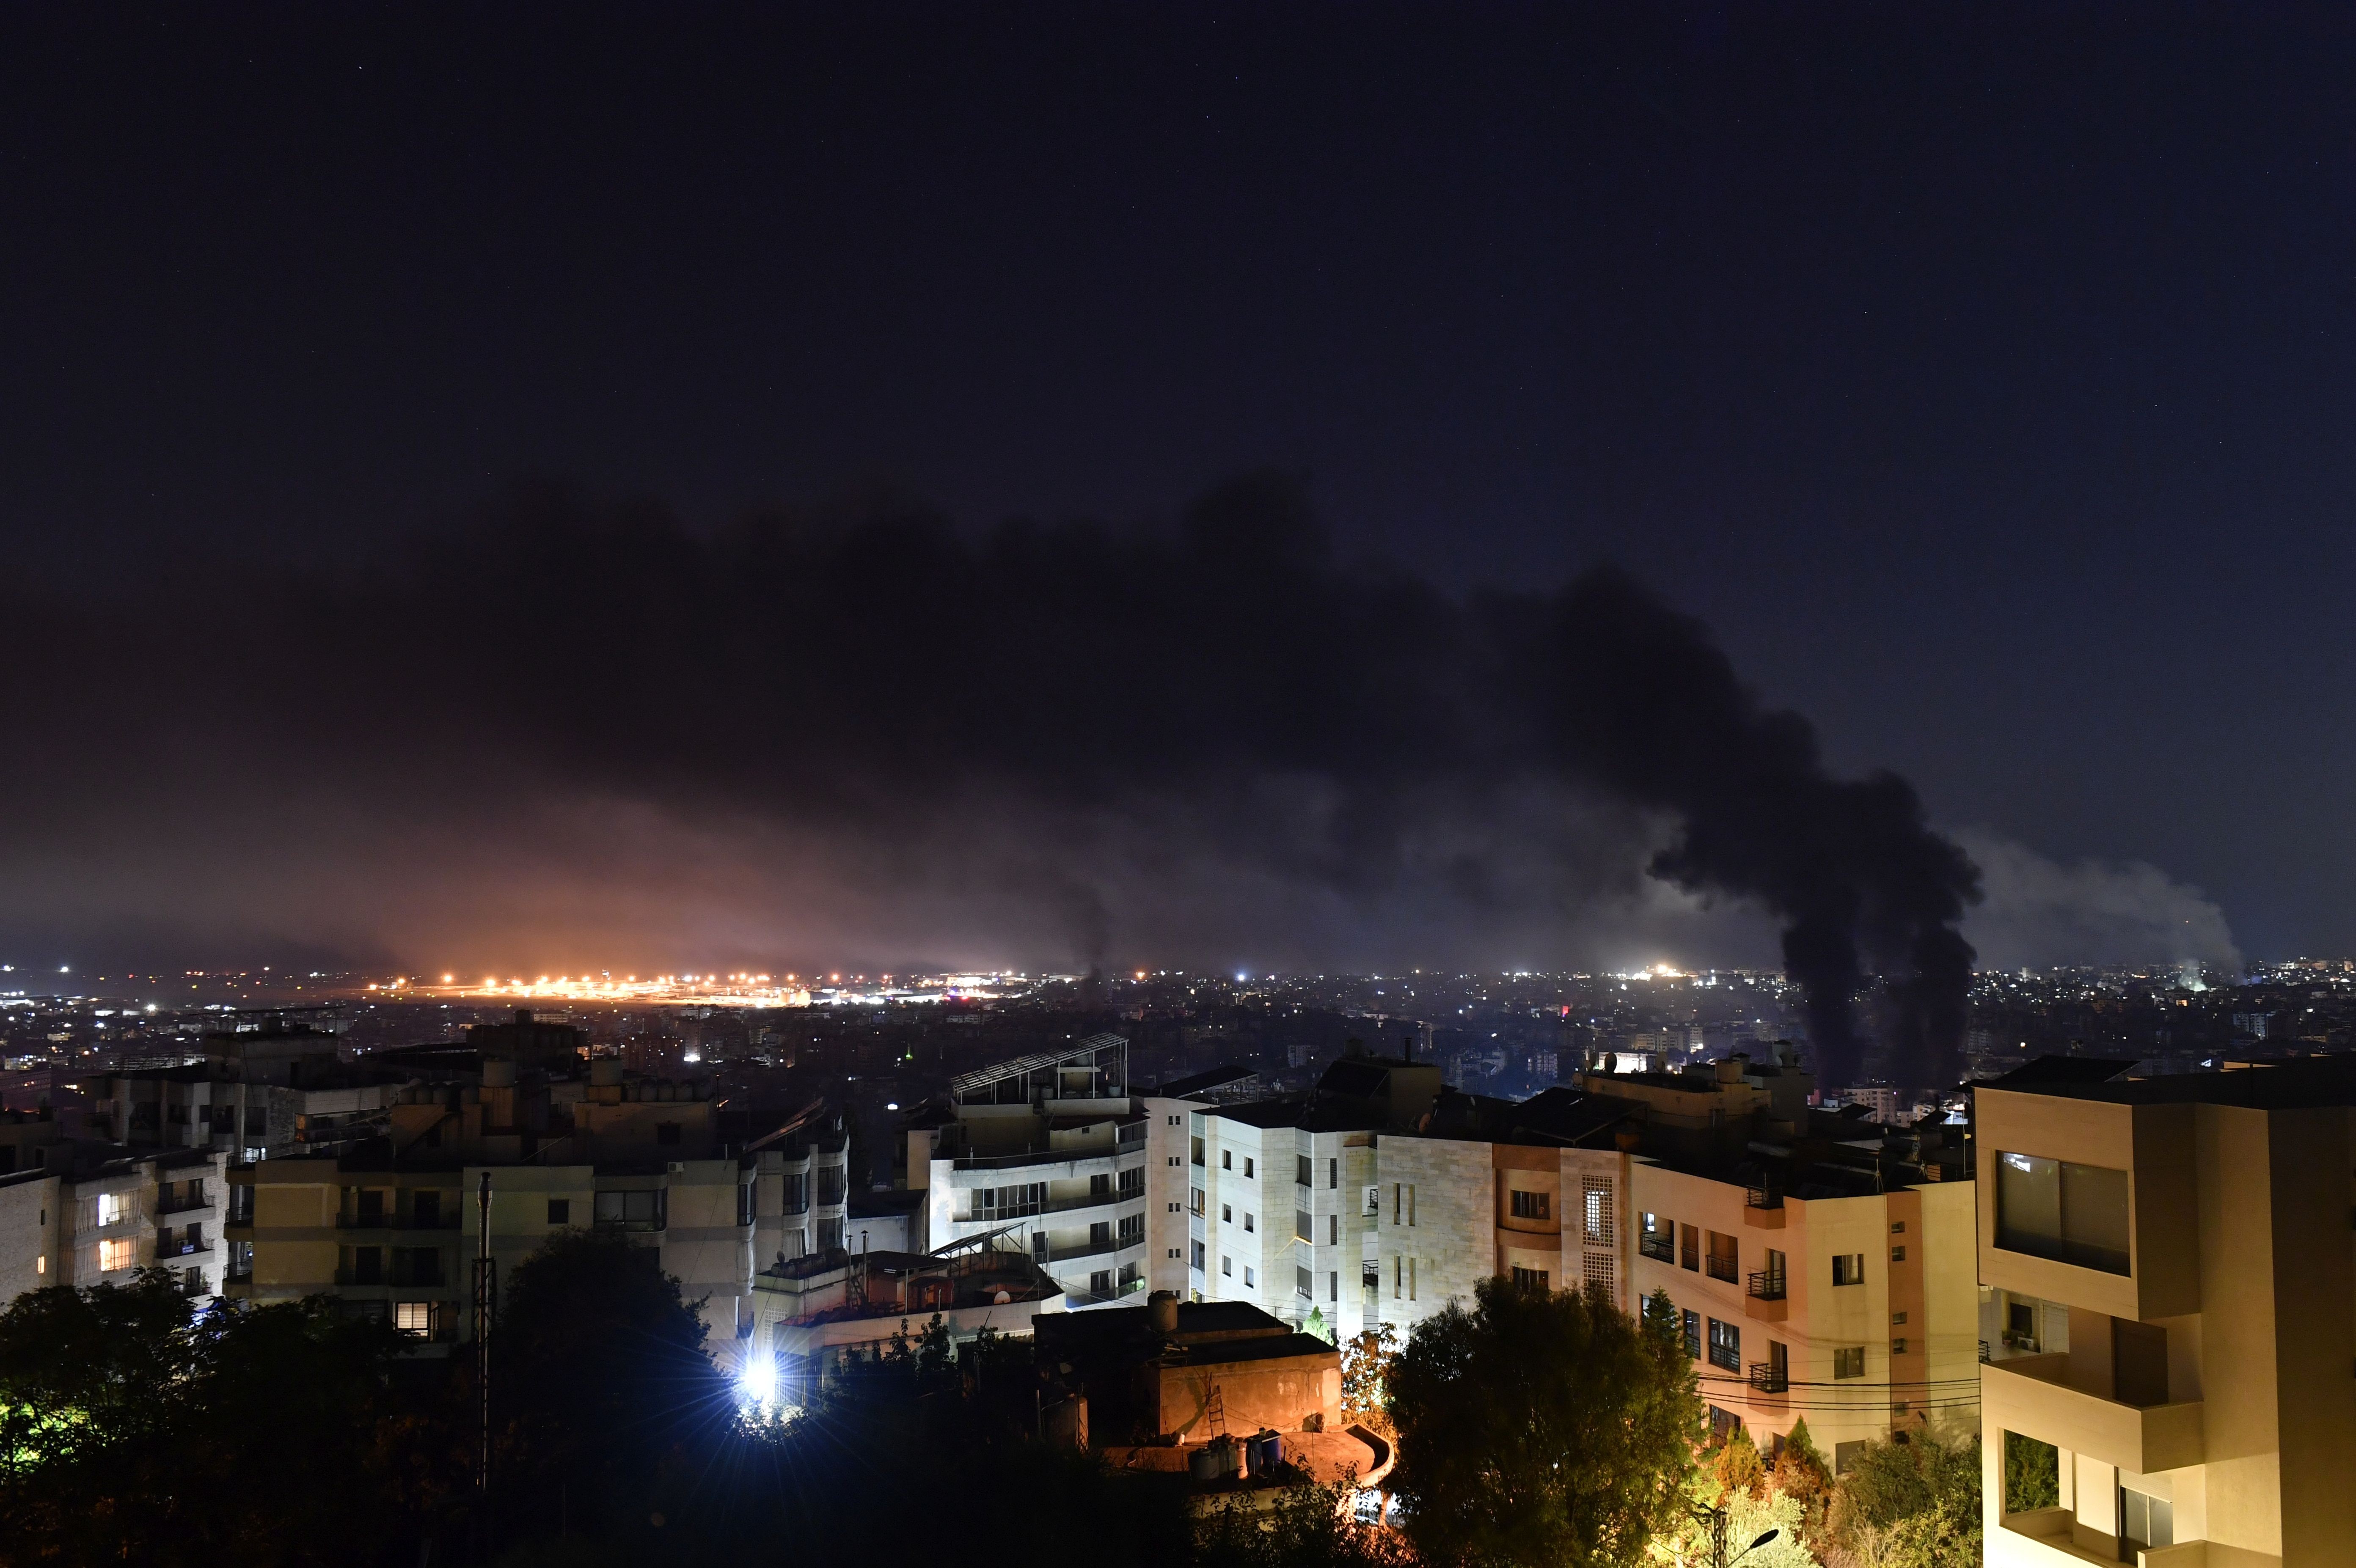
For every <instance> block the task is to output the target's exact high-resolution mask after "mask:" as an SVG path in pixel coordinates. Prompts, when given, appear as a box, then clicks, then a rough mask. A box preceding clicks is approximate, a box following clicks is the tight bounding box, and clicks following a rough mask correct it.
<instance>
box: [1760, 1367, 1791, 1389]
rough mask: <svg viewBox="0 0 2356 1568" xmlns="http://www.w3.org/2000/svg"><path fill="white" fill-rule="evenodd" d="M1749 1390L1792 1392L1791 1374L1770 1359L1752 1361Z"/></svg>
mask: <svg viewBox="0 0 2356 1568" xmlns="http://www.w3.org/2000/svg"><path fill="white" fill-rule="evenodd" d="M1751 1392H1753V1393H1767V1394H1774V1393H1789V1392H1792V1379H1791V1374H1790V1373H1789V1372H1788V1371H1785V1369H1783V1368H1782V1367H1779V1366H1777V1365H1775V1364H1774V1363H1773V1362H1772V1361H1753V1362H1751Z"/></svg>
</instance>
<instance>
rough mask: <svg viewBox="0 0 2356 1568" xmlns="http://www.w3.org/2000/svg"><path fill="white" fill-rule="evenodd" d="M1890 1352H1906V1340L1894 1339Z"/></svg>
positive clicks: (1899, 1354) (1900, 1353)
mask: <svg viewBox="0 0 2356 1568" xmlns="http://www.w3.org/2000/svg"><path fill="white" fill-rule="evenodd" d="M1905 1353H1906V1341H1905V1340H1904V1339H1892V1340H1891V1341H1890V1354H1891V1355H1893V1356H1902V1355H1904V1354H1905Z"/></svg>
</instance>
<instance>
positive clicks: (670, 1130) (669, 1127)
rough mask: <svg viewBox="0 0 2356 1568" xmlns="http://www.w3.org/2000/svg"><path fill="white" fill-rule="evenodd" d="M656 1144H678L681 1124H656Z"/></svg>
mask: <svg viewBox="0 0 2356 1568" xmlns="http://www.w3.org/2000/svg"><path fill="white" fill-rule="evenodd" d="M655 1142H657V1143H659V1144H676V1143H677V1142H679V1124H678V1123H677V1122H657V1123H656V1124H655Z"/></svg>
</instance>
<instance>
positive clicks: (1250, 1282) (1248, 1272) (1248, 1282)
mask: <svg viewBox="0 0 2356 1568" xmlns="http://www.w3.org/2000/svg"><path fill="white" fill-rule="evenodd" d="M1258 1283H1259V1280H1258V1277H1257V1276H1256V1275H1254V1274H1253V1273H1252V1266H1251V1264H1244V1288H1245V1289H1246V1290H1249V1289H1251V1288H1252V1287H1253V1286H1254V1285H1258Z"/></svg>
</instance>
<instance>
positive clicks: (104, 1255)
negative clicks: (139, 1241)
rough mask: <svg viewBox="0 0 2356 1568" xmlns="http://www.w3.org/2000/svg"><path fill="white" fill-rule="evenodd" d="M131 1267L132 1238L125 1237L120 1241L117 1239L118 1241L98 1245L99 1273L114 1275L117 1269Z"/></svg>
mask: <svg viewBox="0 0 2356 1568" xmlns="http://www.w3.org/2000/svg"><path fill="white" fill-rule="evenodd" d="M130 1266H131V1238H130V1237H128V1236H124V1237H121V1238H119V1239H117V1240H112V1241H105V1242H101V1243H98V1272H99V1273H101V1274H112V1273H113V1272H114V1271H115V1270H116V1269H119V1268H129V1267H130Z"/></svg>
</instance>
